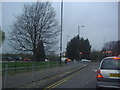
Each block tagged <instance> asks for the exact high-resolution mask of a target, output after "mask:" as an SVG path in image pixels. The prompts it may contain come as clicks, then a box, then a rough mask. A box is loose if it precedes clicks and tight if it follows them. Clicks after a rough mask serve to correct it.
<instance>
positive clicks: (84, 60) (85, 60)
mask: <svg viewBox="0 0 120 90" xmlns="http://www.w3.org/2000/svg"><path fill="white" fill-rule="evenodd" d="M81 61H82V62H89V63H90V62H91V60H87V59H82V60H81Z"/></svg>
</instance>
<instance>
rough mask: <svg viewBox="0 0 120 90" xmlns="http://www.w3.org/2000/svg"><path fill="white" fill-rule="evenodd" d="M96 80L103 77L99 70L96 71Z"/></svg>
mask: <svg viewBox="0 0 120 90" xmlns="http://www.w3.org/2000/svg"><path fill="white" fill-rule="evenodd" d="M97 78H103V76H102V74H101V72H100V70H98V71H97Z"/></svg>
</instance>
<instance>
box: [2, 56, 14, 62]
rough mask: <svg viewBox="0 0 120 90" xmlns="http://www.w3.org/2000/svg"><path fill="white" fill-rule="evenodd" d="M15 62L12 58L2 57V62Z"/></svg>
mask: <svg viewBox="0 0 120 90" xmlns="http://www.w3.org/2000/svg"><path fill="white" fill-rule="evenodd" d="M11 60H13V58H12V57H2V61H11Z"/></svg>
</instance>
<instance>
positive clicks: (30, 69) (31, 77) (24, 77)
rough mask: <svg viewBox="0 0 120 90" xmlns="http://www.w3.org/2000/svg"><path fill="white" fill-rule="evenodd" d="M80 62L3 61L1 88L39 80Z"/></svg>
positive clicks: (76, 65)
mask: <svg viewBox="0 0 120 90" xmlns="http://www.w3.org/2000/svg"><path fill="white" fill-rule="evenodd" d="M79 66H80V63H68V64H64V63H62V65H61V66H60V65H59V62H41V63H39V62H3V63H2V75H3V77H2V78H3V80H2V81H3V86H2V87H3V88H14V87H18V86H20V85H22V84H26V83H29V82H33V81H36V80H41V79H44V78H46V77H50V76H53V75H57V74H60V73H63V72H65V71H67V70H70V69H73V68H76V67H79Z"/></svg>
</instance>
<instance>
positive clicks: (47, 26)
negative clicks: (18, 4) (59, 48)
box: [10, 2, 59, 59]
mask: <svg viewBox="0 0 120 90" xmlns="http://www.w3.org/2000/svg"><path fill="white" fill-rule="evenodd" d="M16 18H17V20H16V22H15V23H14V24H13V26H12V33H11V38H10V44H11V45H12V46H13V47H14V48H15V49H16V50H17V51H20V52H32V53H33V56H34V59H35V57H36V54H37V53H36V52H37V50H36V49H37V46H38V44H39V43H40V42H41V41H42V42H43V45H44V49H45V50H47V51H48V50H50V49H52V48H54V45H55V44H56V43H57V41H58V39H57V37H58V35H59V25H58V22H57V19H56V13H55V11H54V8H53V7H52V5H51V3H50V2H34V3H29V4H25V5H24V8H23V13H22V14H21V15H19V16H17V17H16Z"/></svg>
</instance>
